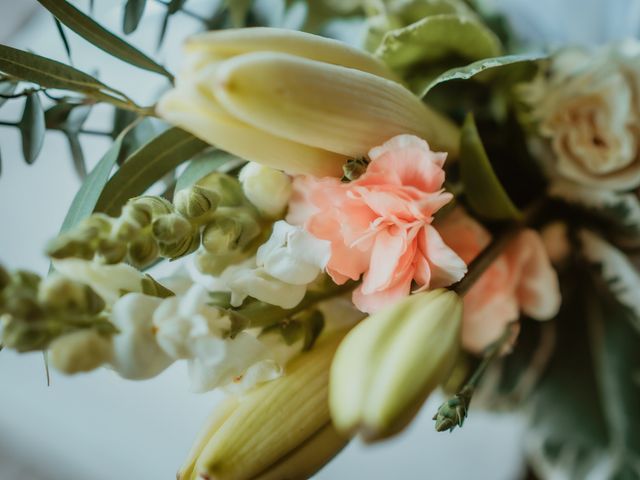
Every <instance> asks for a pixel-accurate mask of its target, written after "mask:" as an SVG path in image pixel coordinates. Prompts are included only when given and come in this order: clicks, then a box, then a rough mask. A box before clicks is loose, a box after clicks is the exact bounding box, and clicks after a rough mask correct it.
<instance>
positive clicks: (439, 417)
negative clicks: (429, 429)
mask: <svg viewBox="0 0 640 480" xmlns="http://www.w3.org/2000/svg"><path fill="white" fill-rule="evenodd" d="M472 394H473V389H472V388H471V387H465V388H463V389H462V390H461V391H460V392H459V393H456V394H455V395H454V396H453V397H452V398H450V399H449V400H447V401H446V402H444V403H443V404H442V405H440V408H438V412H437V413H436V414H435V415H434V416H433V420H435V421H436V430H437V431H438V432H444V431H445V430H449V431H451V430H453V429H454V428H455V427H461V426H462V425H463V424H464V420H465V418H467V412H468V410H469V403H470V402H471V396H472Z"/></svg>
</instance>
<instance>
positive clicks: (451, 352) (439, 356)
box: [329, 289, 462, 441]
mask: <svg viewBox="0 0 640 480" xmlns="http://www.w3.org/2000/svg"><path fill="white" fill-rule="evenodd" d="M461 320H462V300H461V299H460V297H458V295H457V294H456V293H454V292H452V291H449V290H445V289H437V290H433V291H430V292H424V293H418V294H414V295H411V296H409V297H407V298H405V299H404V300H402V301H400V302H398V303H396V304H394V305H391V306H390V307H388V308H386V309H384V310H382V311H380V312H378V313H376V314H374V315H371V316H370V317H369V318H367V319H365V320H363V321H362V322H361V323H360V324H358V325H357V326H356V327H355V328H354V329H353V330H352V331H351V332H349V334H348V335H347V336H346V337H345V339H344V341H343V342H342V344H341V345H340V348H339V349H338V351H337V352H336V356H335V359H334V361H333V365H332V367H331V381H330V394H329V404H330V408H331V415H332V418H333V422H334V424H335V426H336V428H337V429H338V430H339V431H341V432H344V433H351V434H353V433H356V432H358V433H361V434H362V435H363V437H364V438H365V440H368V441H374V440H378V439H381V438H384V437H388V436H390V435H393V434H395V433H397V432H399V431H400V430H401V429H402V428H404V427H405V426H406V425H407V424H408V423H409V421H411V419H412V418H413V417H414V416H415V414H416V413H417V411H418V410H419V409H420V407H421V406H422V404H423V403H424V400H425V399H426V398H427V396H428V395H429V394H430V393H431V392H432V391H433V390H434V389H435V388H436V387H437V386H438V385H440V384H441V383H442V382H443V381H444V380H446V378H447V376H448V375H449V373H450V371H451V369H452V367H453V365H454V363H455V359H456V356H457V354H458V351H459V346H460V324H461Z"/></svg>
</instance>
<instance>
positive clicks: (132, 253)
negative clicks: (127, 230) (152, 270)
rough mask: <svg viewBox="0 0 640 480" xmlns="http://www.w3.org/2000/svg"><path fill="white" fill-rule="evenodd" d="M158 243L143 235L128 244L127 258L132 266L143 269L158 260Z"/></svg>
mask: <svg viewBox="0 0 640 480" xmlns="http://www.w3.org/2000/svg"><path fill="white" fill-rule="evenodd" d="M158 252H159V248H158V243H157V242H156V241H155V239H154V238H153V237H152V236H150V235H144V236H142V237H140V238H138V239H136V240H134V241H133V242H131V243H130V244H129V248H128V252H127V253H128V256H129V260H130V261H131V263H132V264H134V265H135V266H137V267H144V266H146V265H149V264H150V263H151V262H153V261H154V260H155V259H156V258H158Z"/></svg>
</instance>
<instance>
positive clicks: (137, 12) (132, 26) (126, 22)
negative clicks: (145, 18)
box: [122, 0, 147, 35]
mask: <svg viewBox="0 0 640 480" xmlns="http://www.w3.org/2000/svg"><path fill="white" fill-rule="evenodd" d="M146 4H147V0H128V1H127V4H126V5H125V7H124V17H123V19H122V31H123V32H124V33H126V34H127V35H129V34H130V33H133V32H135V30H136V28H138V25H139V24H140V20H141V19H142V14H143V13H144V7H145V5H146Z"/></svg>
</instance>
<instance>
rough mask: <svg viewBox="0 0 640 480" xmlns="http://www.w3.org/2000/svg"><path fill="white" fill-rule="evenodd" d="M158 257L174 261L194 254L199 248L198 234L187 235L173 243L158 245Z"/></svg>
mask: <svg viewBox="0 0 640 480" xmlns="http://www.w3.org/2000/svg"><path fill="white" fill-rule="evenodd" d="M159 245H160V255H162V256H163V257H167V258H170V259H172V260H175V259H176V258H180V257H184V256H185V255H189V254H190V253H193V252H195V251H196V250H197V249H198V247H199V246H200V234H199V233H196V234H194V235H188V236H186V237H183V238H182V239H180V240H178V241H177V242H174V243H160V244H159Z"/></svg>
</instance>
